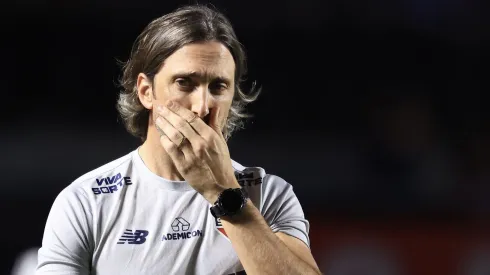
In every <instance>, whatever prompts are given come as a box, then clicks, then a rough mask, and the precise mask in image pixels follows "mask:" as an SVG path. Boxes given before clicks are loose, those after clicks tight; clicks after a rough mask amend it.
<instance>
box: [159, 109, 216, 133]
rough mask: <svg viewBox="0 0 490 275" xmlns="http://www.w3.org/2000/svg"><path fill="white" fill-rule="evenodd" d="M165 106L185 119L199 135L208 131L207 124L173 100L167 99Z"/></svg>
mask: <svg viewBox="0 0 490 275" xmlns="http://www.w3.org/2000/svg"><path fill="white" fill-rule="evenodd" d="M166 107H167V108H168V109H169V110H170V111H172V113H175V114H177V115H178V116H180V117H181V118H183V119H185V120H186V121H187V122H188V123H189V124H190V125H191V126H192V128H193V129H194V130H195V132H197V134H199V135H200V136H203V134H204V133H206V132H207V131H209V127H208V125H207V124H206V123H205V122H204V121H203V120H202V119H201V118H199V117H198V116H197V115H196V114H195V113H194V112H192V111H191V110H188V109H187V108H184V107H182V106H180V105H179V104H178V103H176V102H173V101H168V102H167V104H166Z"/></svg>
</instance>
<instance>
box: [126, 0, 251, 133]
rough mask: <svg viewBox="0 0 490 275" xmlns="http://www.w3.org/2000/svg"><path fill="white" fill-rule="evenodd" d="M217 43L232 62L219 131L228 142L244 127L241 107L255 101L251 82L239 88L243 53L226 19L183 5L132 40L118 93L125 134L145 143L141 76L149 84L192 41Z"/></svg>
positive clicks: (146, 114) (243, 69)
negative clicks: (228, 99) (231, 89)
mask: <svg viewBox="0 0 490 275" xmlns="http://www.w3.org/2000/svg"><path fill="white" fill-rule="evenodd" d="M206 41H218V42H220V43H222V44H223V45H225V46H226V47H227V48H228V50H229V51H230V52H231V54H232V56H233V59H234V61H235V95H234V97H233V101H232V104H231V108H230V112H229V115H228V118H227V121H226V125H225V127H224V129H223V134H224V136H225V138H226V139H228V138H229V137H230V136H231V134H232V133H233V132H234V131H236V130H237V129H241V128H243V127H244V119H245V118H247V117H250V115H249V114H246V113H245V112H244V111H245V106H246V105H247V104H249V103H251V102H253V101H255V100H256V99H257V96H258V95H259V93H260V89H256V87H255V83H254V84H253V85H252V88H251V90H250V91H249V92H248V93H245V92H243V91H242V89H241V88H240V85H241V84H242V83H243V81H244V76H245V74H246V61H245V52H244V49H243V47H242V45H241V44H240V42H239V41H238V39H237V37H236V35H235V32H234V30H233V27H232V25H231V23H230V22H229V20H228V19H227V18H226V17H225V16H224V15H223V14H222V13H220V12H218V11H216V10H214V9H211V8H209V7H207V6H203V5H192V6H184V7H181V8H179V9H177V10H175V11H174V12H172V13H169V14H166V15H164V16H162V17H159V18H157V19H155V20H153V21H152V22H151V23H150V24H148V26H146V28H145V29H144V30H143V32H142V33H141V34H140V35H139V36H138V38H137V39H136V41H135V43H134V45H133V48H132V50H131V54H130V57H129V59H128V60H127V61H126V62H123V63H122V65H123V74H122V77H121V79H120V82H119V83H120V86H121V87H122V90H121V92H120V94H119V98H118V101H117V110H118V111H119V114H120V116H121V118H122V120H123V122H124V125H125V127H126V129H127V130H128V132H129V133H131V134H132V135H134V136H136V137H138V138H141V140H143V141H144V140H146V135H147V132H148V122H149V121H148V120H149V115H150V112H149V110H148V109H146V108H145V107H144V106H143V105H142V104H141V102H140V100H139V97H138V91H137V87H136V81H137V77H138V74H139V73H144V74H145V75H146V76H147V77H148V78H149V79H150V80H151V81H152V82H153V80H154V77H155V75H156V74H157V73H158V71H159V70H160V68H161V65H162V64H163V62H164V61H165V59H167V58H168V57H169V56H170V55H172V54H173V53H174V52H175V51H177V50H178V49H180V48H181V47H183V46H185V45H187V44H189V43H195V42H206Z"/></svg>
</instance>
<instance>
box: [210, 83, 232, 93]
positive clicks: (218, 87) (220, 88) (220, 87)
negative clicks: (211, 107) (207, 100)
mask: <svg viewBox="0 0 490 275" xmlns="http://www.w3.org/2000/svg"><path fill="white" fill-rule="evenodd" d="M209 88H210V89H211V91H213V93H222V92H224V91H226V89H228V85H226V83H224V82H214V83H211V85H209Z"/></svg>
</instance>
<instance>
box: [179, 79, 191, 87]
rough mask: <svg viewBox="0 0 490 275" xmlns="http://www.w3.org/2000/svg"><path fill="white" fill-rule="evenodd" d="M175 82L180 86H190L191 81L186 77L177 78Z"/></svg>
mask: <svg viewBox="0 0 490 275" xmlns="http://www.w3.org/2000/svg"><path fill="white" fill-rule="evenodd" d="M175 82H176V83H177V85H179V86H180V87H182V88H190V87H192V81H191V80H190V79H188V78H177V79H176V80H175Z"/></svg>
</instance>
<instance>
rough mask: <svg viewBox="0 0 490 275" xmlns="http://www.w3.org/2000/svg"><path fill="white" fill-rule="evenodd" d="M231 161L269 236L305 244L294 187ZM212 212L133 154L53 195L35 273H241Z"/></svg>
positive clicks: (190, 192)
mask: <svg viewBox="0 0 490 275" xmlns="http://www.w3.org/2000/svg"><path fill="white" fill-rule="evenodd" d="M232 162H233V163H232V164H233V168H234V169H235V176H236V177H237V179H238V182H239V183H240V185H241V186H243V188H246V190H247V191H248V193H249V195H250V199H251V201H252V202H253V203H254V205H255V206H256V207H257V209H259V210H260V212H261V213H262V215H263V216H264V218H265V220H266V221H267V223H268V224H269V225H270V228H271V229H272V231H273V232H284V233H286V234H289V235H291V236H294V237H296V238H298V239H300V240H302V241H303V242H305V243H306V244H307V245H308V246H309V238H308V231H309V223H308V221H307V220H306V219H305V217H304V214H303V210H302V208H301V205H300V203H299V201H298V199H297V198H296V195H295V194H294V192H293V190H292V186H291V185H290V184H288V183H287V182H286V181H284V180H283V179H281V178H279V177H277V176H274V175H269V174H266V173H265V171H264V169H262V168H258V167H253V168H246V167H243V166H242V165H240V164H238V163H236V162H234V161H232ZM210 206H211V205H210V204H209V203H208V202H207V201H206V200H205V199H204V198H203V197H202V196H201V195H200V194H199V193H197V192H196V191H195V190H194V189H193V188H192V187H191V186H190V185H188V184H187V183H186V182H184V181H169V180H166V179H164V178H161V177H159V176H157V175H155V174H153V173H152V172H151V171H150V170H149V169H148V168H147V167H146V165H145V164H144V163H143V161H142V159H141V157H140V156H139V154H138V150H135V151H133V152H131V153H129V154H128V155H126V156H124V157H122V158H119V159H117V160H114V161H112V162H110V163H108V164H106V165H104V166H102V167H100V168H98V169H96V170H94V171H92V172H89V173H87V174H85V175H84V176H82V177H80V178H78V179H77V180H75V182H73V183H72V184H71V185H69V186H68V187H66V188H65V189H64V190H63V191H62V192H61V193H60V194H59V195H58V197H57V198H56V200H55V201H54V203H53V206H52V208H51V211H50V213H49V216H48V219H47V222H46V227H45V231H44V237H43V241H42V247H41V248H40V249H39V253H38V254H39V257H38V269H37V272H36V274H38V275H41V274H104V275H107V274H111V275H112V274H145V275H152V274H159V275H160V274H199V275H205V274H213V275H214V274H225V275H226V274H233V273H236V272H240V271H243V270H244V269H243V266H242V265H241V263H240V260H239V259H238V257H237V255H236V253H235V251H234V249H233V247H232V245H231V242H230V240H229V239H228V238H227V237H226V232H224V230H223V227H222V226H221V223H220V221H219V220H216V219H215V218H214V217H213V216H212V215H211V213H210V211H209V207H210ZM239 274H245V273H244V272H242V273H239Z"/></svg>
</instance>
